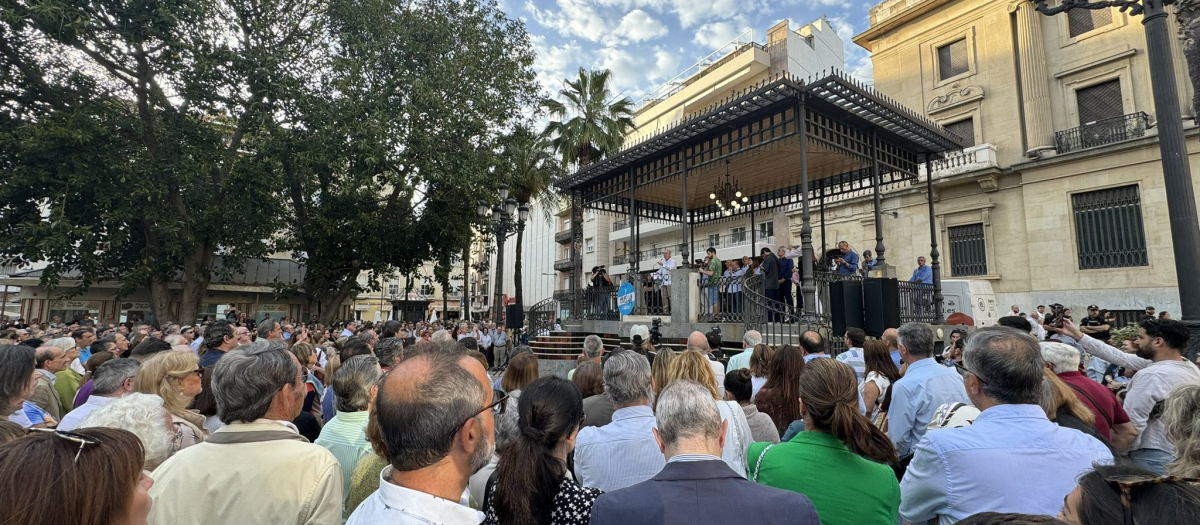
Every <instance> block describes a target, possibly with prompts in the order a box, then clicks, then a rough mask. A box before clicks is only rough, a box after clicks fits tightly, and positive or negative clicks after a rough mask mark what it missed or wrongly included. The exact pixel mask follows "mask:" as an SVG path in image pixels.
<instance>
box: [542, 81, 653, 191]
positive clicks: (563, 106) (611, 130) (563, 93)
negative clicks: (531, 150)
mask: <svg viewBox="0 0 1200 525" xmlns="http://www.w3.org/2000/svg"><path fill="white" fill-rule="evenodd" d="M611 76H612V72H611V71H609V70H607V69H601V70H598V71H586V70H584V69H583V68H579V78H577V79H575V80H565V81H564V84H566V86H565V87H564V88H563V89H561V90H559V92H558V94H559V96H560V97H561V98H562V99H563V101H565V103H564V102H563V101H559V100H555V99H549V98H548V99H545V100H543V101H542V107H543V108H544V109H546V111H547V112H549V114H550V119H551V120H550V123H549V124H547V125H546V131H545V135H546V136H547V137H548V138H549V140H550V145H551V147H553V148H554V151H555V153H557V154H558V155H559V156H560V157H561V159H562V167H563V168H566V167H568V166H571V165H574V166H575V167H576V168H582V167H584V166H587V165H588V164H591V163H592V162H595V161H597V160H600V159H602V158H604V157H605V156H606V155H610V154H612V153H615V152H616V151H617V150H619V149H621V144H623V143H624V142H625V134H626V133H628V132H629V131H630V130H632V129H633V112H634V107H633V102H632V101H630V100H629V99H628V98H625V97H622V98H621V99H620V100H613V99H614V97H613V94H612V92H611V91H610V90H609V87H608V81H609V78H610V77H611ZM568 116H569V117H570V118H568ZM564 119H566V120H564Z"/></svg>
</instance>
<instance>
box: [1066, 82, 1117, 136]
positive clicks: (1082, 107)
mask: <svg viewBox="0 0 1200 525" xmlns="http://www.w3.org/2000/svg"><path fill="white" fill-rule="evenodd" d="M1075 103H1076V105H1077V106H1078V107H1079V125H1081V126H1086V125H1088V124H1092V123H1095V122H1097V121H1100V120H1104V119H1108V118H1115V117H1120V116H1123V115H1124V114H1125V108H1124V103H1123V102H1122V100H1121V81H1120V80H1118V79H1113V80H1109V81H1107V82H1101V83H1099V84H1096V85H1094V86H1088V87H1085V88H1083V89H1079V90H1076V91H1075Z"/></svg>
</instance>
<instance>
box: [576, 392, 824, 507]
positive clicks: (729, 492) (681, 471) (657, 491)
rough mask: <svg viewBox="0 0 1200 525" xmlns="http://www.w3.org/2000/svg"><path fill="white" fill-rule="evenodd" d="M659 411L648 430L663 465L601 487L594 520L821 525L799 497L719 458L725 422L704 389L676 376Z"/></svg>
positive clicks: (710, 394) (808, 505)
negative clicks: (611, 487)
mask: <svg viewBox="0 0 1200 525" xmlns="http://www.w3.org/2000/svg"><path fill="white" fill-rule="evenodd" d="M657 410H658V427H657V428H654V429H651V432H652V433H653V435H654V441H655V442H656V444H657V446H658V449H659V450H660V451H661V452H662V455H663V457H665V458H666V465H665V466H664V467H663V468H662V471H661V472H659V473H658V474H657V475H655V476H654V477H653V478H651V479H650V480H648V481H644V482H641V483H638V484H637V485H633V486H631V487H628V488H623V489H620V490H616V491H612V492H607V491H606V493H605V494H604V495H602V496H600V497H599V498H598V499H597V500H596V502H595V503H594V504H593V505H592V517H591V523H592V525H624V524H626V523H639V524H647V525H667V524H671V525H674V524H682V523H687V524H697V525H709V524H712V525H725V524H728V523H754V524H762V525H774V524H780V525H782V524H785V523H786V524H798V525H819V524H820V523H821V519H820V517H818V516H817V511H816V509H815V508H814V507H813V504H812V502H811V501H809V499H808V498H807V497H805V496H804V495H802V494H799V493H796V492H791V491H786V490H780V489H776V488H772V487H768V486H766V485H760V484H758V483H755V482H753V481H749V480H747V479H745V478H744V477H742V473H740V472H735V471H734V470H733V469H731V468H729V465H727V464H726V463H725V461H723V460H722V459H721V449H722V448H723V447H724V444H725V434H726V431H727V426H728V423H729V422H728V421H722V420H721V415H720V413H719V412H718V411H717V407H716V405H714V404H713V400H712V393H711V392H709V390H708V389H707V388H705V387H703V386H701V385H700V384H699V383H697V382H695V381H691V380H687V379H680V380H677V381H674V382H672V383H671V386H668V387H667V388H666V390H663V393H662V397H661V398H659V400H658V406H657ZM718 496H719V497H718ZM680 502H689V504H686V505H681V504H680ZM691 502H694V503H691Z"/></svg>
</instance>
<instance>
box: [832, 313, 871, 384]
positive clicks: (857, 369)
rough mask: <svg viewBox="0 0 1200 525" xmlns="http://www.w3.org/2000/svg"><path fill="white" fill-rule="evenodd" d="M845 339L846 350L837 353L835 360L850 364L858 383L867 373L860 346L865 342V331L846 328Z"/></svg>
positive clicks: (864, 358)
mask: <svg viewBox="0 0 1200 525" xmlns="http://www.w3.org/2000/svg"><path fill="white" fill-rule="evenodd" d="M845 339H846V348H847V350H846V351H845V352H842V353H840V354H838V356H837V360H838V361H841V362H843V363H846V364H847V365H850V368H853V369H854V375H856V376H858V382H859V384H862V382H863V377H864V376H866V375H867V359H866V355H865V354H864V353H863V348H862V347H863V344H864V343H866V342H867V333H866V332H864V331H863V329H862V328H853V327H852V328H848V329H847V330H846V336H845Z"/></svg>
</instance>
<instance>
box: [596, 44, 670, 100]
mask: <svg viewBox="0 0 1200 525" xmlns="http://www.w3.org/2000/svg"><path fill="white" fill-rule="evenodd" d="M596 54H597V56H598V58H597V60H596V62H595V64H594V67H596V68H604V69H610V70H612V80H611V82H612V88H613V94H614V95H615V96H617V97H629V98H630V99H631V100H634V101H637V100H638V99H639V98H641V96H642V95H643V94H645V93H646V92H648V91H650V90H651V89H653V88H655V87H657V85H658V84H660V83H662V82H663V81H665V80H667V79H668V78H671V77H673V76H675V75H676V74H677V73H678V72H679V56H678V55H676V54H674V53H671V52H669V51H667V50H665V49H662V48H660V47H654V48H636V47H634V48H630V47H623V48H622V47H606V48H603V49H600V50H598V51H597V52H596Z"/></svg>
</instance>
